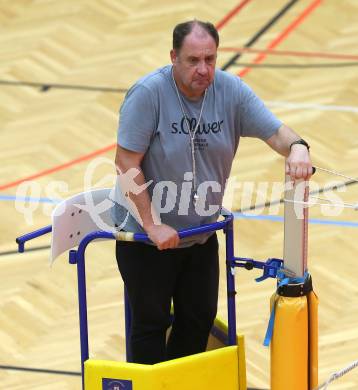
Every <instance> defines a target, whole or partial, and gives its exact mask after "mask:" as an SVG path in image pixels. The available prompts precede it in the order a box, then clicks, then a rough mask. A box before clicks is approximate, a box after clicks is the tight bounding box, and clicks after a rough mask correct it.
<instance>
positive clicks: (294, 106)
mask: <svg viewBox="0 0 358 390" xmlns="http://www.w3.org/2000/svg"><path fill="white" fill-rule="evenodd" d="M265 104H266V105H267V106H269V107H277V108H281V107H282V108H288V109H291V110H302V109H305V110H306V109H310V110H319V111H340V112H351V113H356V114H357V113H358V107H355V106H337V105H330V104H318V103H298V102H284V101H279V100H275V101H273V100H266V101H265Z"/></svg>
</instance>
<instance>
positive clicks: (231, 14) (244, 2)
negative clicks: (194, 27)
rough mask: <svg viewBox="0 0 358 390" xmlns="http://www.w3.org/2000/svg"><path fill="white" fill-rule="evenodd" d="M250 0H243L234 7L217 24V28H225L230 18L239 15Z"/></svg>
mask: <svg viewBox="0 0 358 390" xmlns="http://www.w3.org/2000/svg"><path fill="white" fill-rule="evenodd" d="M250 1H251V0H242V1H241V3H240V4H238V5H237V6H236V7H235V8H233V9H232V10H231V11H230V12H229V13H227V14H226V15H225V16H224V17H223V18H222V19H221V20H220V21H219V22H218V23H217V24H216V26H215V27H216V29H217V30H220V29H221V28H223V27H224V26H225V25H226V24H227V23H228V22H229V20H230V19H232V18H233V17H234V16H235V15H237V14H238V13H239V12H240V11H241V10H242V9H243V8H244V7H245V5H247V4H248V3H249V2H250Z"/></svg>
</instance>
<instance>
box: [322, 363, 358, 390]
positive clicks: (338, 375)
mask: <svg viewBox="0 0 358 390" xmlns="http://www.w3.org/2000/svg"><path fill="white" fill-rule="evenodd" d="M356 367H358V360H356V361H354V362H353V363H351V364H350V365H349V366H347V367H345V368H343V369H342V370H340V371H337V372H335V373H334V374H332V375H331V376H330V377H329V378H328V379H327V380H326V382H324V383H323V384H322V385H320V386H318V387H317V388H316V389H315V390H326V389H327V388H328V385H329V384H330V383H332V382H333V381H335V380H336V379H338V378H341V377H342V376H343V375H345V374H347V372H349V371H351V370H353V369H354V368H356Z"/></svg>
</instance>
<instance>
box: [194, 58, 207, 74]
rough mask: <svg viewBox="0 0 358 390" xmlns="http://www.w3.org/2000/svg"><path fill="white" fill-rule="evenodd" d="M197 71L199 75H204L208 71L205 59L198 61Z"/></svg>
mask: <svg viewBox="0 0 358 390" xmlns="http://www.w3.org/2000/svg"><path fill="white" fill-rule="evenodd" d="M197 72H198V73H199V74H200V75H206V74H207V73H208V66H207V64H206V62H205V61H200V62H199V64H198V67H197Z"/></svg>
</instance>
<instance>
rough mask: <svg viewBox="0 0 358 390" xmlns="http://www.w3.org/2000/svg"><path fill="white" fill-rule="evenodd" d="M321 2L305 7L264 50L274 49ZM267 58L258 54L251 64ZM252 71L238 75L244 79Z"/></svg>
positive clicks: (249, 69)
mask: <svg viewBox="0 0 358 390" xmlns="http://www.w3.org/2000/svg"><path fill="white" fill-rule="evenodd" d="M321 2H322V0H313V2H311V4H310V5H309V6H308V7H306V8H305V9H304V10H303V12H301V13H300V15H299V16H298V17H297V18H296V19H294V20H293V22H291V23H290V24H289V25H288V26H287V27H286V28H285V29H284V30H283V31H282V32H281V33H280V34H279V35H278V36H277V37H276V38H275V39H274V40H272V41H271V42H270V43H269V44H268V46H267V47H266V49H268V50H270V49H274V48H275V47H276V46H278V45H279V44H280V43H281V42H282V41H284V40H285V39H286V38H287V37H288V36H289V35H290V33H291V32H292V31H294V30H295V29H296V28H297V27H298V26H299V25H300V24H301V23H302V22H303V21H304V20H305V19H306V18H307V17H308V16H309V15H310V14H311V13H312V12H313V11H314V10H315V9H316V8H317V7H318V6H319V5H320V4H321ZM266 57H267V54H265V53H261V54H259V55H258V56H257V57H256V58H255V59H254V60H253V61H252V62H253V63H254V64H259V63H261V62H263V61H264V60H265V58H266ZM251 70H252V68H251V67H246V68H244V69H242V70H241V71H240V72H239V73H238V75H239V76H240V77H244V76H245V75H247V74H248V73H249V72H250V71H251Z"/></svg>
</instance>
